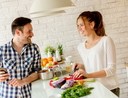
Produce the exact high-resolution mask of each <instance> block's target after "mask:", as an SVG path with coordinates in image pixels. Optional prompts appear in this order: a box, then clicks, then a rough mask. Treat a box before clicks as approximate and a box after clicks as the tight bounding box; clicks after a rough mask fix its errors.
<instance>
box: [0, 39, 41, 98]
mask: <svg viewBox="0 0 128 98" xmlns="http://www.w3.org/2000/svg"><path fill="white" fill-rule="evenodd" d="M0 63H1V65H0V67H4V68H7V70H8V73H9V74H10V77H9V79H7V80H6V81H4V82H0V98H31V83H30V84H27V85H24V86H18V87H14V86H10V85H8V82H9V81H10V80H12V79H14V78H17V79H23V78H25V77H27V76H29V75H30V74H31V73H33V72H35V71H36V70H37V69H38V68H40V67H41V55H40V51H39V47H38V46H37V45H36V44H33V43H32V44H26V45H25V46H24V48H23V49H22V53H21V54H20V55H19V54H18V52H17V51H16V50H15V49H14V48H13V47H12V42H11V41H10V42H8V43H7V44H5V45H4V46H0Z"/></svg>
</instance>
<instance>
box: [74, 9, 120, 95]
mask: <svg viewBox="0 0 128 98" xmlns="http://www.w3.org/2000/svg"><path fill="white" fill-rule="evenodd" d="M77 28H78V30H79V32H80V34H81V35H82V36H84V37H87V39H86V40H85V41H84V42H82V43H80V44H79V45H78V52H79V54H80V56H81V58H82V60H83V63H84V64H79V63H75V64H74V65H73V67H74V68H75V67H76V68H77V69H78V70H77V71H76V72H75V73H74V77H81V76H84V77H87V78H96V80H97V81H99V82H101V83H102V84H103V85H104V86H106V87H107V88H108V89H110V90H111V91H112V92H113V93H115V94H116V95H117V96H119V85H118V79H117V75H116V52H115V45H114V42H113V40H112V39H111V38H110V37H109V36H106V34H105V29H104V25H103V19H102V15H101V14H100V13H99V12H98V11H92V12H90V11H85V12H83V13H81V14H80V15H79V17H78V18H77Z"/></svg>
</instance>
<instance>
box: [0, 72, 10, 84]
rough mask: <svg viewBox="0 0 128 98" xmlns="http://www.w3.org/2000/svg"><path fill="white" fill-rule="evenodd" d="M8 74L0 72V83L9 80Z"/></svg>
mask: <svg viewBox="0 0 128 98" xmlns="http://www.w3.org/2000/svg"><path fill="white" fill-rule="evenodd" d="M9 76H10V75H9V74H8V73H5V72H4V71H0V82H4V81H5V80H7V79H8V78H9Z"/></svg>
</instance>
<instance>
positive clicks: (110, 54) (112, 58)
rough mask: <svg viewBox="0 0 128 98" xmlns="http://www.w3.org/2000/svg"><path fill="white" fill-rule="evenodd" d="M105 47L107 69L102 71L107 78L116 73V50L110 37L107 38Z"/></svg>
mask: <svg viewBox="0 0 128 98" xmlns="http://www.w3.org/2000/svg"><path fill="white" fill-rule="evenodd" d="M106 45H107V46H106V48H107V49H106V52H107V55H106V56H107V67H106V68H105V69H104V70H105V72H106V77H109V76H112V75H114V74H115V73H116V50H115V45H114V42H113V40H112V39H111V38H110V37H108V38H107V41H106Z"/></svg>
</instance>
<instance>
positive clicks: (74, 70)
mask: <svg viewBox="0 0 128 98" xmlns="http://www.w3.org/2000/svg"><path fill="white" fill-rule="evenodd" d="M76 67H77V66H75V68H74V69H73V70H72V72H70V73H69V76H71V75H73V74H74V73H75V72H76V70H78V68H76Z"/></svg>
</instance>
